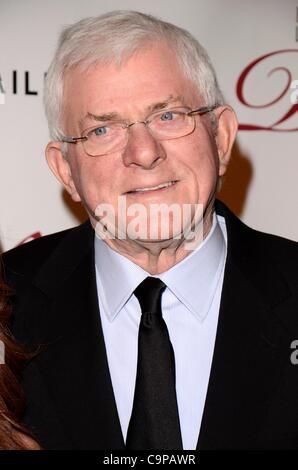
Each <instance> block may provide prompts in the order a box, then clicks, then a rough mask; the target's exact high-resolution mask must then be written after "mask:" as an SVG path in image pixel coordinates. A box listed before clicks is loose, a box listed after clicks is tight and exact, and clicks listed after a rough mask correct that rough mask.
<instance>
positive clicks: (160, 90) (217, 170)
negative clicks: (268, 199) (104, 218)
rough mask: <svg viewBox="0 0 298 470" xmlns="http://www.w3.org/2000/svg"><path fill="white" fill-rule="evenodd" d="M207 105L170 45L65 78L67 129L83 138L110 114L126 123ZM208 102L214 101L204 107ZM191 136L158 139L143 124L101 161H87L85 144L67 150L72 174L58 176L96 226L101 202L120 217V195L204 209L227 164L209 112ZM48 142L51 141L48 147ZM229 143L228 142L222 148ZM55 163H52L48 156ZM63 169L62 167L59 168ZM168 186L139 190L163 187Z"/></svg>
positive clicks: (146, 203) (138, 200)
mask: <svg viewBox="0 0 298 470" xmlns="http://www.w3.org/2000/svg"><path fill="white" fill-rule="evenodd" d="M167 102H168V105H167V106H166V108H174V107H187V108H189V109H195V108H199V107H200V106H204V105H206V103H204V102H202V98H201V97H200V95H199V94H198V91H197V90H196V88H195V87H194V85H193V84H192V83H191V82H190V81H189V80H188V79H187V78H186V77H185V75H184V74H183V73H182V71H181V69H180V67H179V65H178V63H177V61H176V58H175V55H174V54H173V52H172V51H171V50H170V49H169V48H167V47H166V46H163V45H159V46H158V47H151V48H147V49H145V50H144V51H142V52H139V53H137V54H135V55H134V56H133V57H131V58H130V59H129V60H128V61H127V62H125V63H124V64H123V65H122V66H121V67H117V66H116V65H114V64H111V65H108V66H107V65H99V66H97V67H96V68H90V69H89V71H88V72H84V73H82V72H80V70H79V69H76V70H74V71H72V72H71V73H69V74H68V75H67V76H66V79H65V87H64V103H65V109H64V131H65V134H66V135H71V136H80V135H81V133H82V131H84V130H85V129H87V128H90V127H92V126H96V125H97V122H96V121H95V120H94V118H91V117H87V116H88V115H89V116H90V115H96V116H98V115H112V116H113V117H114V118H115V119H117V120H118V119H124V120H127V121H129V122H135V121H143V120H144V119H145V118H146V117H147V116H148V115H149V114H150V112H152V110H155V109H160V108H161V107H162V106H165V103H167ZM207 104H210V103H207ZM195 119H196V128H195V130H194V132H193V133H191V134H189V135H186V136H184V137H181V138H178V139H172V140H163V141H157V140H155V139H154V138H153V137H152V135H151V134H150V132H149V130H148V129H147V127H146V126H145V125H144V124H141V123H137V124H135V125H134V126H132V127H130V128H129V131H128V132H129V140H128V144H127V146H126V148H124V149H122V150H119V151H116V152H114V153H111V154H108V155H102V156H99V157H90V156H88V155H87V154H86V153H85V151H84V148H83V145H82V143H78V144H76V145H72V144H69V145H68V148H69V150H68V156H67V162H66V161H65V163H62V165H64V164H65V165H66V164H67V165H69V168H68V171H66V170H65V169H64V170H63V173H64V174H63V176H61V168H60V167H61V165H57V163H56V168H55V169H54V172H56V174H57V173H59V172H60V174H58V176H59V177H60V179H61V180H62V181H63V183H64V185H65V187H66V189H67V190H68V191H69V192H70V193H71V195H72V197H73V199H74V200H76V201H79V200H81V201H82V202H83V204H84V206H85V208H86V210H87V211H88V214H89V216H90V219H91V222H92V223H93V225H95V224H96V220H95V217H94V213H95V210H96V208H97V206H98V205H99V204H103V203H105V204H110V205H112V206H113V207H114V209H115V213H116V215H117V208H118V198H119V196H126V201H127V202H126V204H127V206H129V205H130V204H133V203H141V204H143V205H144V206H145V207H146V208H147V209H149V206H150V204H152V203H157V204H160V203H165V204H167V205H171V204H179V205H180V206H182V205H183V204H198V203H200V204H203V206H204V209H206V208H208V206H209V205H210V203H212V201H213V199H214V194H215V191H216V187H217V183H218V178H219V175H220V174H223V173H224V171H225V167H226V163H227V162H226V161H225V162H224V164H221V163H220V159H219V151H218V142H217V140H216V138H215V136H214V132H213V130H212V125H211V122H210V120H209V118H208V115H205V116H196V117H195ZM50 145H51V144H49V146H50ZM225 145H226V146H227V144H225ZM48 160H49V162H50V166H52V168H53V166H55V165H53V161H54V160H55V157H54V158H51V157H50V158H48ZM59 168H60V170H59ZM167 182H175V183H174V184H172V185H171V186H168V187H166V188H163V189H156V190H151V191H144V192H140V191H138V192H134V190H135V189H137V188H138V189H140V188H150V187H154V186H158V185H160V184H162V183H167Z"/></svg>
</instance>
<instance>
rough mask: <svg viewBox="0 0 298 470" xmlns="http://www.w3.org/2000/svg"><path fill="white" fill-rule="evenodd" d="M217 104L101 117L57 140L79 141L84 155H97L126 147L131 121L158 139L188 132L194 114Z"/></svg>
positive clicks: (173, 137) (198, 113)
mask: <svg viewBox="0 0 298 470" xmlns="http://www.w3.org/2000/svg"><path fill="white" fill-rule="evenodd" d="M217 107H218V105H217V104H216V105H213V106H203V107H201V108H198V109H193V110H188V109H187V108H174V109H164V110H162V111H158V112H154V113H152V114H150V115H149V116H148V117H147V118H146V119H145V120H144V121H135V122H132V123H129V122H127V121H105V122H102V123H99V124H97V125H96V126H93V127H89V128H88V129H86V130H84V131H83V132H82V135H81V136H80V137H67V136H63V137H61V142H67V143H69V144H77V143H78V142H82V144H83V147H84V150H85V152H86V153H87V155H89V156H90V157H100V156H102V155H108V154H110V153H113V152H117V151H119V150H122V149H123V148H125V147H126V145H127V143H128V138H129V132H128V131H129V129H130V127H132V126H134V125H135V124H144V125H145V126H147V127H148V129H149V131H150V133H151V135H152V136H153V137H154V138H155V139H156V140H158V141H162V140H171V139H178V138H179V137H184V136H186V135H189V134H191V133H192V132H193V131H194V130H195V127H196V120H195V116H196V115H200V116H202V115H203V114H206V113H209V112H210V111H213V110H214V109H215V108H217Z"/></svg>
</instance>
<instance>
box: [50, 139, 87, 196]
mask: <svg viewBox="0 0 298 470" xmlns="http://www.w3.org/2000/svg"><path fill="white" fill-rule="evenodd" d="M62 145H63V143H62V142H59V141H57V142H55V141H52V142H49V143H48V145H47V147H46V150H45V154H46V159H47V162H48V165H49V167H50V169H51V171H52V172H53V173H54V175H55V176H56V178H57V179H58V181H60V183H62V184H63V186H64V188H65V189H66V191H67V192H68V193H69V194H70V195H71V197H72V199H73V200H74V201H76V202H80V201H81V198H80V195H79V194H78V192H77V190H76V187H75V184H74V181H73V178H72V174H71V169H70V165H69V163H68V161H67V159H66V157H64V155H63V153H62Z"/></svg>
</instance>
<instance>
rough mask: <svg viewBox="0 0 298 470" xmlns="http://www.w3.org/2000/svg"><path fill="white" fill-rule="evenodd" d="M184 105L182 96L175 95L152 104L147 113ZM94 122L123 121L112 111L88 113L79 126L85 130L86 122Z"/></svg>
mask: <svg viewBox="0 0 298 470" xmlns="http://www.w3.org/2000/svg"><path fill="white" fill-rule="evenodd" d="M178 102H180V103H182V104H184V98H183V97H182V96H173V95H170V96H169V97H168V98H166V99H165V100H164V101H160V102H157V103H154V104H151V105H149V106H147V108H146V112H148V113H153V112H154V111H158V110H160V109H165V108H167V107H168V106H169V105H170V104H173V103H178ZM87 119H88V120H93V121H100V122H106V121H112V120H115V119H119V120H121V119H123V118H122V117H121V116H120V114H119V113H117V112H116V111H112V112H109V113H104V114H93V113H90V112H88V113H87V114H86V115H85V116H84V117H83V118H82V119H80V121H79V124H80V126H81V128H83V126H84V122H85V121H86V120H87Z"/></svg>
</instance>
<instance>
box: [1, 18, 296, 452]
mask: <svg viewBox="0 0 298 470" xmlns="http://www.w3.org/2000/svg"><path fill="white" fill-rule="evenodd" d="M45 106H46V113H47V117H48V121H49V127H50V132H51V137H52V140H51V142H49V144H48V146H47V148H46V157H47V161H48V164H49V166H50V168H51V170H52V171H53V173H54V174H55V176H56V177H57V178H58V180H59V181H60V182H61V183H62V185H63V187H64V188H65V189H66V191H68V193H69V194H70V195H71V197H72V199H73V200H74V201H78V202H82V204H83V206H84V208H85V209H86V211H87V214H88V216H89V220H88V222H86V223H84V224H83V225H81V226H79V227H77V228H74V229H71V230H66V231H64V232H61V233H57V234H54V235H50V236H47V237H44V238H42V239H39V240H36V241H34V242H31V243H29V244H27V245H25V246H22V247H20V248H17V249H15V250H12V251H11V252H9V253H7V254H6V256H5V265H6V272H7V277H8V279H9V281H10V283H11V284H12V285H13V286H14V287H15V289H16V303H15V315H14V324H13V329H14V334H15V336H16V337H17V338H18V339H19V340H20V341H22V342H24V343H26V344H28V345H29V346H30V347H31V348H32V347H39V353H38V354H37V355H36V356H35V357H34V358H33V359H32V361H31V363H30V364H29V365H28V367H27V369H26V371H25V374H24V387H25V390H26V393H27V398H28V407H27V412H26V415H25V418H24V420H25V423H26V424H27V425H28V426H30V427H31V429H32V430H33V432H35V434H36V436H37V438H38V439H39V440H40V442H41V445H42V446H43V447H44V448H49V449H124V448H127V449H150V450H151V449H157V450H158V449H162V450H168V449H188V450H190V449H244V448H246V449H255V448H291V447H298V401H297V393H298V380H297V377H298V369H296V368H295V365H294V364H293V363H292V362H293V361H292V362H291V353H292V350H291V344H292V341H293V340H294V339H296V338H298V328H297V327H298V321H297V315H298V309H297V306H298V302H297V293H298V270H297V262H298V249H297V245H296V244H295V243H294V242H290V241H287V240H283V239H280V238H278V237H274V236H270V235H265V234H261V233H259V232H256V231H254V230H252V229H250V228H248V227H246V226H245V225H244V224H242V223H241V222H240V221H239V220H238V219H237V218H236V217H235V216H234V215H233V214H232V213H231V212H230V211H229V210H228V209H227V208H226V207H225V206H224V205H223V204H220V203H219V202H215V195H216V192H217V189H218V186H219V183H220V180H221V178H222V176H223V175H224V174H225V172H226V169H227V167H228V163H229V160H230V155H231V148H232V145H233V142H234V139H235V135H236V131H237V121H236V118H235V114H234V112H233V110H232V109H231V108H230V107H229V106H228V105H226V104H224V101H223V98H222V95H221V92H220V90H219V87H218V84H217V80H216V77H215V74H214V70H213V68H212V65H211V63H210V61H209V58H208V56H207V54H206V52H205V51H204V49H203V48H202V47H201V46H200V44H199V43H198V42H197V41H196V39H194V38H193V37H192V36H191V35H190V34H189V33H188V32H187V31H185V30H183V29H181V28H178V27H176V26H174V25H172V24H169V23H165V22H163V21H160V20H158V19H156V18H154V17H151V16H149V15H145V14H142V13H138V12H129V11H118V12H112V13H108V14H106V15H103V16H99V17H97V18H87V19H84V20H82V21H80V22H78V23H76V24H74V25H73V26H71V27H68V28H66V29H65V30H64V32H63V33H62V35H61V37H60V41H59V44H58V48H57V51H56V55H55V57H54V60H53V62H52V64H51V66H50V69H49V71H48V74H47V79H46V85H45ZM156 205H157V206H159V208H160V212H158V213H157V214H156V212H155V213H154V212H152V211H151V209H152V208H154V207H155V208H156ZM161 206H162V207H161ZM185 208H186V209H187V208H188V209H189V210H188V211H186V216H185V217H184V215H183V214H182V212H183V210H184V209H185ZM179 211H180V216H181V215H182V216H183V217H180V218H179V217H178V218H177V217H176V216H177V214H178V215H179ZM136 212H138V216H137V220H136V217H134V215H136ZM164 223H165V224H166V225H167V230H163V228H164V227H163V224H164ZM190 235H191V236H190ZM296 417H297V418H296Z"/></svg>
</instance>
